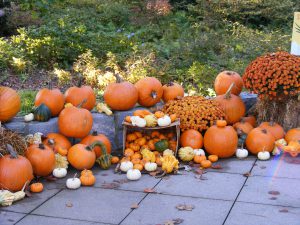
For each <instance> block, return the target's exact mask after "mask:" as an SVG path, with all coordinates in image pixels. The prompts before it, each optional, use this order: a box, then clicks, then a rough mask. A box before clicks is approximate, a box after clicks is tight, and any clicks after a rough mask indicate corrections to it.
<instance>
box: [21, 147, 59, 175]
mask: <svg viewBox="0 0 300 225" xmlns="http://www.w3.org/2000/svg"><path fill="white" fill-rule="evenodd" d="M25 156H26V158H27V159H28V160H29V161H30V163H31V165H32V168H33V173H34V174H35V175H37V176H47V175H49V174H51V173H52V171H53V170H54V168H55V154H54V152H53V151H52V149H51V148H49V147H48V146H46V145H44V144H39V145H37V144H33V145H30V146H29V147H28V148H27V149H26V152H25Z"/></svg>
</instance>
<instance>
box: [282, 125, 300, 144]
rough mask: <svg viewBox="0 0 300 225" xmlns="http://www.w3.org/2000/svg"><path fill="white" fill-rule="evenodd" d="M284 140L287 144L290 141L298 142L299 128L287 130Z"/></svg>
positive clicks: (299, 139)
mask: <svg viewBox="0 0 300 225" xmlns="http://www.w3.org/2000/svg"><path fill="white" fill-rule="evenodd" d="M284 139H285V140H286V141H287V143H289V142H290V141H300V128H299V127H298V128H293V129H290V130H288V132H287V133H286V135H285V137H284Z"/></svg>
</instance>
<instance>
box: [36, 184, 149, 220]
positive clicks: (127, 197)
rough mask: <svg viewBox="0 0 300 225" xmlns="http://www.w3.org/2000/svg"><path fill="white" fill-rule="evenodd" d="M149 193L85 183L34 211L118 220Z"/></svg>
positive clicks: (58, 195) (57, 196)
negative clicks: (90, 185)
mask: <svg viewBox="0 0 300 225" xmlns="http://www.w3.org/2000/svg"><path fill="white" fill-rule="evenodd" d="M145 195H146V194H145V193H139V192H130V191H121V190H111V189H101V188H92V187H83V188H80V189H78V190H63V191H62V192H60V193H59V194H57V195H56V196H55V197H53V198H51V199H50V200H49V201H47V202H46V203H45V204H43V205H42V206H40V207H39V208H38V209H36V210H35V211H33V214H36V215H46V216H51V217H57V218H66V219H77V220H86V221H94V222H102V223H112V224H118V223H120V222H121V221H122V219H123V218H125V217H126V215H127V214H128V213H129V212H130V211H131V205H132V204H134V203H139V202H140V201H141V200H142V199H143V198H144V197H145Z"/></svg>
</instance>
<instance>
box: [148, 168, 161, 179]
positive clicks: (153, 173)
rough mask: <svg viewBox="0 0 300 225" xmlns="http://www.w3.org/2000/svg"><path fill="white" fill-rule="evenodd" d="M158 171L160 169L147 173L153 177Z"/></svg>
mask: <svg viewBox="0 0 300 225" xmlns="http://www.w3.org/2000/svg"><path fill="white" fill-rule="evenodd" d="M160 172H161V171H159V170H156V171H154V172H150V173H149V175H150V176H152V177H155V176H157V175H158V174H159V173H160Z"/></svg>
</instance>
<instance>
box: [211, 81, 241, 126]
mask: <svg viewBox="0 0 300 225" xmlns="http://www.w3.org/2000/svg"><path fill="white" fill-rule="evenodd" d="M233 86H234V84H231V86H230V87H229V89H228V90H227V92H226V94H223V95H218V96H217V97H216V98H215V101H216V102H218V103H219V104H220V106H221V108H222V109H223V111H224V113H225V119H226V121H227V123H228V124H234V123H236V122H238V121H240V119H241V118H242V117H243V116H244V115H245V112H246V106H245V104H244V102H243V101H242V99H241V98H240V97H239V96H236V95H234V94H231V93H230V90H231V89H232V87H233Z"/></svg>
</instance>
